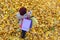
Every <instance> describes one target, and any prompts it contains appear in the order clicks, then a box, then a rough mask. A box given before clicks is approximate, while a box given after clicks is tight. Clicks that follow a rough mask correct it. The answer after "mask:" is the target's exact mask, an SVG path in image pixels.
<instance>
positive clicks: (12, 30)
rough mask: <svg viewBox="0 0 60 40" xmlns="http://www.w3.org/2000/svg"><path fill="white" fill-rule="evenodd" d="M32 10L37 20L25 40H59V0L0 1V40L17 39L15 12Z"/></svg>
mask: <svg viewBox="0 0 60 40" xmlns="http://www.w3.org/2000/svg"><path fill="white" fill-rule="evenodd" d="M22 6H24V7H26V8H27V10H32V15H33V16H35V17H36V18H37V20H38V22H39V23H38V25H34V26H33V27H32V29H31V30H30V31H29V32H27V34H26V38H25V40H60V0H0V40H24V39H22V38H19V36H20V35H21V31H20V30H19V25H18V20H17V18H16V12H18V10H19V8H20V7H22Z"/></svg>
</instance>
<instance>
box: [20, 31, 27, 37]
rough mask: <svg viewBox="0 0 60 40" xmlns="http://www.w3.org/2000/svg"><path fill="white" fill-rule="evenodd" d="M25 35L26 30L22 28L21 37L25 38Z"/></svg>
mask: <svg viewBox="0 0 60 40" xmlns="http://www.w3.org/2000/svg"><path fill="white" fill-rule="evenodd" d="M25 35H26V31H24V30H22V33H21V37H22V38H25Z"/></svg>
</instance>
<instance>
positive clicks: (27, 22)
mask: <svg viewBox="0 0 60 40" xmlns="http://www.w3.org/2000/svg"><path fill="white" fill-rule="evenodd" d="M31 23H32V20H30V19H23V22H22V28H21V30H24V31H29V29H30V28H31V27H32V24H31Z"/></svg>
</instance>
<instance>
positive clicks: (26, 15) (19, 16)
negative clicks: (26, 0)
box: [17, 7, 32, 38]
mask: <svg viewBox="0 0 60 40" xmlns="http://www.w3.org/2000/svg"><path fill="white" fill-rule="evenodd" d="M31 14H32V11H29V12H27V9H26V8H25V7H21V8H20V9H19V12H18V13H17V19H18V20H19V25H20V27H21V23H22V20H23V19H24V18H30V16H31ZM25 34H26V31H24V30H22V35H21V37H22V38H25Z"/></svg>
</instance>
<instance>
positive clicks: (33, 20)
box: [31, 17, 38, 25]
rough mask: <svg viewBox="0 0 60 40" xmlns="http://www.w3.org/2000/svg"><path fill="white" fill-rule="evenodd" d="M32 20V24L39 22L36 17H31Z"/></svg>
mask: <svg viewBox="0 0 60 40" xmlns="http://www.w3.org/2000/svg"><path fill="white" fill-rule="evenodd" d="M31 20H32V25H37V24H38V20H37V19H36V18H35V17H31Z"/></svg>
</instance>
